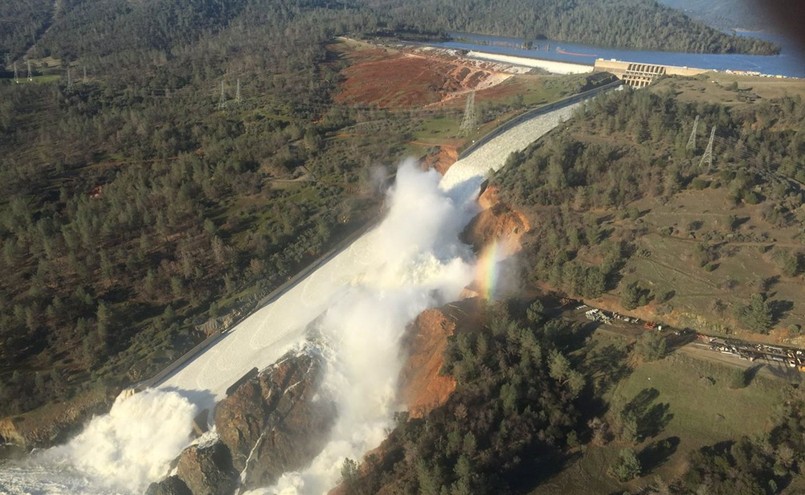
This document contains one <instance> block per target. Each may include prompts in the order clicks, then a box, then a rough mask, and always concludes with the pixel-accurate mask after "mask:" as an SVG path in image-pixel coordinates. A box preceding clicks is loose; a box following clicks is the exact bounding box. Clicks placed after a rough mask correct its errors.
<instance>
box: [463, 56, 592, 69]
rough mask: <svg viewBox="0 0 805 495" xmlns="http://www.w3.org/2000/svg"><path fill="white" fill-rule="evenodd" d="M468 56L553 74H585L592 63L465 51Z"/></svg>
mask: <svg viewBox="0 0 805 495" xmlns="http://www.w3.org/2000/svg"><path fill="white" fill-rule="evenodd" d="M467 56H468V57H470V58H476V59H479V60H491V61H493V62H503V63H506V64H512V65H522V66H524V67H536V68H539V69H543V70H546V71H548V72H550V73H553V74H586V73H588V72H592V71H593V66H592V65H583V64H572V63H569V62H556V61H553V60H543V59H541V58H527V57H515V56H514V55H500V54H497V53H487V52H476V51H471V52H469V53H467Z"/></svg>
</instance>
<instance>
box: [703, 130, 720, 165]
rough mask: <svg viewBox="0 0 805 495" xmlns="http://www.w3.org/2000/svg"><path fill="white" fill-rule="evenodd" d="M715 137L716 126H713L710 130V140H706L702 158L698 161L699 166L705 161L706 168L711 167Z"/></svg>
mask: <svg viewBox="0 0 805 495" xmlns="http://www.w3.org/2000/svg"><path fill="white" fill-rule="evenodd" d="M715 137H716V126H713V129H712V130H711V131H710V141H708V142H707V148H706V149H705V150H704V154H703V155H702V159H701V161H700V162H699V168H701V166H702V165H704V164H705V163H707V170H710V169H711V168H712V167H713V140H714V139H715Z"/></svg>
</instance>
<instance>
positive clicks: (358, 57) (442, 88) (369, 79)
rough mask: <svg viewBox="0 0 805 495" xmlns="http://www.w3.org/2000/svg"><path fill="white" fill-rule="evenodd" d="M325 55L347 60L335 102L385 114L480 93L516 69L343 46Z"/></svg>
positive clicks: (430, 53) (434, 54)
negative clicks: (393, 110)
mask: <svg viewBox="0 0 805 495" xmlns="http://www.w3.org/2000/svg"><path fill="white" fill-rule="evenodd" d="M331 50H332V51H334V52H336V53H339V54H340V55H341V56H344V57H347V58H348V60H349V62H350V64H349V66H348V67H347V68H345V69H344V70H343V71H342V75H343V76H344V82H343V84H342V87H341V91H340V92H339V93H338V94H337V95H336V98H335V99H336V102H337V103H341V104H347V105H370V106H377V107H379V108H387V109H410V108H421V107H424V106H427V105H432V104H438V103H441V102H444V101H448V100H450V99H451V98H452V97H455V96H457V95H460V94H463V93H466V92H468V91H471V90H474V89H475V90H482V89H486V88H490V87H493V86H496V85H498V84H500V83H501V82H503V81H505V80H507V79H509V78H510V77H511V73H512V72H519V71H518V70H516V69H508V68H506V67H505V66H504V65H502V64H496V63H492V62H484V61H480V60H470V59H464V58H459V57H457V56H455V55H452V54H450V53H448V52H445V51H435V50H427V49H399V50H398V49H392V48H387V47H380V46H375V45H369V44H366V43H359V42H354V41H349V42H343V43H339V44H336V45H332V46H331Z"/></svg>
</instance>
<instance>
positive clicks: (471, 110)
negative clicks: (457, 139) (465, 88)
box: [459, 91, 478, 134]
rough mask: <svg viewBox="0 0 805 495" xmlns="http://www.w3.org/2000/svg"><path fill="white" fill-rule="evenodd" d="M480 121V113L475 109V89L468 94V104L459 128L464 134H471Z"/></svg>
mask: <svg viewBox="0 0 805 495" xmlns="http://www.w3.org/2000/svg"><path fill="white" fill-rule="evenodd" d="M477 123H478V114H477V113H476V111H475V91H473V92H472V93H470V94H469V95H468V96H467V105H466V106H465V107H464V120H462V121H461V126H460V127H459V130H460V131H461V133H462V134H469V133H470V132H471V131H472V130H473V129H474V128H475V126H476V125H477Z"/></svg>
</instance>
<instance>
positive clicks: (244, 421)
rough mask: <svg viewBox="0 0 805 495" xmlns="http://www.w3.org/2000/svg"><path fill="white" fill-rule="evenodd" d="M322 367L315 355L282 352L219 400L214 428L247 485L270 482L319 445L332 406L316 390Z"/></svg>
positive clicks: (325, 436) (323, 441) (328, 424)
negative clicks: (281, 354) (274, 361)
mask: <svg viewBox="0 0 805 495" xmlns="http://www.w3.org/2000/svg"><path fill="white" fill-rule="evenodd" d="M322 372H323V365H322V362H321V359H320V358H319V357H317V356H313V355H311V354H308V353H302V354H293V355H286V356H285V357H284V358H282V359H281V360H280V361H278V362H277V364H275V365H274V366H272V367H271V368H269V369H267V370H265V371H263V372H262V373H260V374H259V375H258V376H257V377H256V378H252V379H250V380H248V381H246V382H244V383H242V384H241V385H240V386H239V387H238V388H237V389H236V390H234V391H233V393H232V395H230V396H229V397H227V398H226V399H224V400H222V401H221V402H220V403H219V404H218V407H217V408H216V410H215V427H216V431H217V433H218V436H219V438H220V440H221V442H222V443H223V444H225V445H226V446H227V447H228V448H229V451H230V452H231V453H232V463H233V466H234V468H235V469H236V470H237V471H240V472H242V473H243V474H242V476H241V479H242V482H243V485H244V487H245V488H246V489H250V488H256V487H260V486H266V485H270V484H273V483H274V482H276V481H277V479H278V478H279V477H280V475H281V474H282V473H284V472H287V471H292V470H297V469H301V468H303V467H305V466H306V465H307V464H309V463H310V461H311V460H312V459H313V458H314V457H315V456H316V455H317V454H318V453H319V452H320V451H321V449H322V448H324V445H325V444H326V442H327V439H328V432H329V430H330V428H331V427H332V423H333V419H334V417H335V406H334V403H333V402H332V401H329V400H325V399H323V398H321V397H318V395H317V394H318V388H319V384H320V382H321V377H322Z"/></svg>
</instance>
